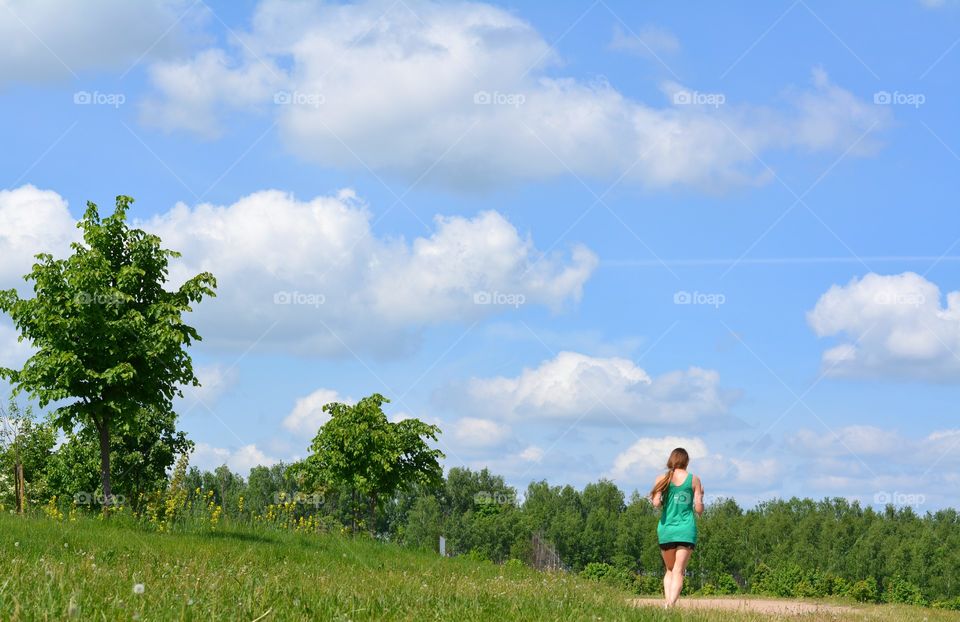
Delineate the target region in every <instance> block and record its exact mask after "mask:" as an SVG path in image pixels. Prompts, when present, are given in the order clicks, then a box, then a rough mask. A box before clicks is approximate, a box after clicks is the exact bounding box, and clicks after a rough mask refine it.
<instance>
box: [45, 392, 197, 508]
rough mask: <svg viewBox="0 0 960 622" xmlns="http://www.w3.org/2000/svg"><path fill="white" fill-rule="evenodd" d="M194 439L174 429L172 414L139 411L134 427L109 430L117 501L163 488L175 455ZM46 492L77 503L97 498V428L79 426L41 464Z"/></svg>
mask: <svg viewBox="0 0 960 622" xmlns="http://www.w3.org/2000/svg"><path fill="white" fill-rule="evenodd" d="M192 449H193V442H192V441H189V440H188V439H187V437H186V435H185V434H184V433H183V432H179V431H177V429H176V414H175V413H173V412H163V411H156V410H147V409H141V410H140V411H139V412H138V413H137V415H136V418H135V419H134V425H131V426H129V427H128V428H127V429H126V431H122V432H120V433H116V434H112V435H111V439H110V464H111V465H112V469H113V478H112V479H113V482H112V484H113V486H112V487H113V491H114V495H115V498H116V500H122V501H125V502H126V503H128V504H134V505H138V504H139V502H140V501H141V500H142V497H143V496H146V495H149V494H150V493H153V492H158V491H162V490H163V489H164V488H165V487H166V484H167V471H168V470H169V469H170V467H172V466H173V463H174V462H175V461H176V458H177V456H178V455H181V454H185V453H189V452H190V451H191V450H192ZM44 475H45V480H46V482H47V489H48V495H47V497H49V495H57V496H60V497H65V498H75V499H77V500H78V502H80V503H94V502H96V501H98V500H102V498H101V497H100V495H98V494H95V493H96V491H97V490H98V489H99V487H100V450H99V442H98V438H97V434H96V431H95V430H93V429H91V428H81V429H79V430H77V431H71V432H70V433H68V434H67V435H66V438H65V440H64V442H63V443H62V444H61V445H60V447H59V448H57V450H56V451H55V452H53V453H52V454H50V456H49V460H48V462H47V464H46V465H45V474H44Z"/></svg>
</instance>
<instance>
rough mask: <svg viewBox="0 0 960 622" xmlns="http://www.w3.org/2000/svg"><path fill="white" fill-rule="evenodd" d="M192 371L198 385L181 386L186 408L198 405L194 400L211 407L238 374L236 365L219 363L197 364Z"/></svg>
mask: <svg viewBox="0 0 960 622" xmlns="http://www.w3.org/2000/svg"><path fill="white" fill-rule="evenodd" d="M193 372H194V374H195V375H196V376H197V380H199V381H200V386H199V387H194V386H186V387H183V388H182V390H183V400H184V403H185V404H186V406H187V408H191V407H194V406H199V404H196V402H201V403H202V404H205V405H206V406H208V407H211V408H212V407H213V406H214V405H215V404H216V403H217V402H218V401H219V400H220V398H221V397H222V396H223V394H224V393H226V392H227V390H228V389H230V388H231V387H232V386H233V385H235V384H236V382H237V378H238V377H239V375H240V374H239V371H238V370H237V368H236V367H227V366H225V365H222V364H220V363H214V364H212V365H197V366H195V367H194V370H193Z"/></svg>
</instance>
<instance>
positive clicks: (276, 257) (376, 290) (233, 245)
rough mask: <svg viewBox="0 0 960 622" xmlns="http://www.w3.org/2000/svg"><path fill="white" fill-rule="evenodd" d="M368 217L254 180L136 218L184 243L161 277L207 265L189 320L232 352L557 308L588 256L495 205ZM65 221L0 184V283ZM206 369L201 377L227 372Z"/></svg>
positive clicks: (324, 350) (583, 277) (65, 235)
mask: <svg viewBox="0 0 960 622" xmlns="http://www.w3.org/2000/svg"><path fill="white" fill-rule="evenodd" d="M371 218H372V216H371V213H370V211H369V210H368V209H367V208H366V206H365V205H364V204H363V203H362V202H361V201H360V200H359V199H357V197H356V196H355V195H354V194H353V192H352V191H349V190H344V191H342V192H340V193H339V194H337V195H336V196H329V197H316V198H314V199H311V200H308V201H300V200H298V199H296V198H295V197H293V196H292V195H290V194H287V193H284V192H280V191H263V192H257V193H254V194H252V195H249V196H247V197H244V198H242V199H240V200H239V201H237V202H236V203H234V204H232V205H226V206H221V205H211V204H202V205H197V206H193V207H190V206H187V205H184V204H178V205H176V206H174V207H173V208H171V209H170V210H169V211H167V212H163V213H160V214H157V215H156V216H154V217H152V218H151V219H149V220H148V221H147V222H139V223H136V224H137V226H141V227H143V228H145V229H147V230H148V231H151V232H152V233H156V234H158V235H159V236H160V237H161V238H162V239H163V241H164V245H165V246H167V247H168V248H173V249H175V250H178V251H181V252H182V253H183V257H182V258H181V259H179V260H178V261H177V262H175V263H174V265H173V266H172V272H171V279H172V284H174V285H176V284H178V283H179V282H181V281H183V280H184V279H186V278H188V277H189V276H192V275H194V274H196V273H197V272H200V271H204V270H208V271H210V272H213V274H214V275H215V276H216V277H217V280H218V285H219V290H218V296H217V297H216V298H212V299H210V300H207V301H204V303H203V304H202V305H199V306H198V307H197V309H196V311H195V313H194V315H193V323H194V324H195V325H196V326H197V327H198V329H199V330H200V332H201V334H202V335H203V336H204V338H205V339H206V340H207V341H208V342H214V343H216V344H219V345H221V346H227V347H233V346H235V347H238V348H242V349H246V348H248V347H250V346H251V345H253V344H258V345H259V344H262V345H263V346H265V347H270V346H272V347H275V348H278V349H281V350H283V351H287V352H297V353H301V354H319V355H345V354H348V353H350V352H354V353H358V354H366V353H371V352H373V353H375V354H379V355H384V356H393V355H396V354H398V353H402V352H405V351H409V350H410V349H411V348H413V347H415V346H416V344H417V341H418V338H419V333H420V330H421V329H422V328H424V327H426V326H428V325H432V324H438V323H444V322H450V321H463V322H471V321H474V320H478V319H482V318H485V317H489V316H491V315H494V314H498V313H499V314H507V313H516V312H517V309H518V307H520V306H523V305H545V306H547V307H550V308H551V309H554V310H559V309H561V308H562V307H563V306H564V305H565V304H568V303H571V302H576V301H578V300H579V299H580V296H581V294H582V291H583V286H584V284H585V283H586V281H587V280H588V279H589V277H590V275H591V274H592V272H593V270H594V269H595V267H596V265H597V257H596V256H595V255H594V254H593V253H592V252H591V251H589V250H588V249H586V248H585V247H583V246H574V247H573V248H572V249H571V250H570V253H569V255H566V256H564V255H563V254H560V253H553V254H544V253H542V252H540V251H538V250H537V248H536V247H535V246H534V243H533V241H532V240H531V239H530V237H529V236H524V235H522V234H521V233H520V232H519V231H517V229H516V228H515V227H514V226H513V225H512V224H511V223H510V222H509V221H508V220H507V219H506V218H504V217H503V216H502V215H501V214H499V213H498V212H494V211H487V212H481V213H479V214H477V215H475V216H473V217H460V216H454V217H445V216H437V217H436V219H435V222H434V225H435V226H434V230H433V232H432V233H431V234H429V235H427V236H425V237H418V238H415V239H412V240H410V241H407V240H404V239H403V238H400V237H390V236H383V235H380V234H378V233H377V232H375V231H374V230H373V228H372V223H371ZM75 223H76V221H75V219H74V217H72V216H71V215H70V212H69V211H68V209H67V203H66V201H65V200H64V199H63V198H62V197H61V196H60V195H58V194H57V193H56V192H52V191H49V190H39V189H37V188H35V187H33V186H22V187H20V188H17V189H15V190H9V191H7V190H5V191H0V255H2V257H3V258H4V261H3V262H2V263H0V287H15V286H23V285H24V282H23V281H22V279H21V277H22V275H23V274H25V273H26V272H28V271H29V269H30V266H31V264H32V262H33V256H34V255H35V254H36V253H38V252H51V253H54V254H55V255H63V254H65V253H67V252H68V251H69V244H70V242H71V241H74V240H76V239H78V236H79V233H78V231H77V229H76V227H75ZM3 326H4V325H2V324H0V328H2V327H3ZM8 332H9V331H8ZM4 334H5V333H3V332H0V339H2V338H3V336H4ZM6 341H9V340H6ZM12 348H13V345H11V344H8V343H4V345H0V353H7V352H8V351H10V350H11V349H12ZM208 371H210V372H211V373H212V374H213V375H212V377H211V380H210V384H211V386H213V385H220V384H222V383H223V382H224V381H229V379H228V378H219V377H217V373H216V370H208Z"/></svg>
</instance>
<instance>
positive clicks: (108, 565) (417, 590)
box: [0, 514, 960, 621]
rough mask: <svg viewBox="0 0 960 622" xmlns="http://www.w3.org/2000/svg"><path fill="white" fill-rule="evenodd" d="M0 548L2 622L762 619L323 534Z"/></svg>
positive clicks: (895, 612) (122, 532)
mask: <svg viewBox="0 0 960 622" xmlns="http://www.w3.org/2000/svg"><path fill="white" fill-rule="evenodd" d="M0 550H2V551H3V555H2V558H0V559H2V562H0V563H2V566H3V567H2V577H3V579H2V583H0V618H2V619H3V620H63V619H70V618H73V619H80V620H110V621H113V620H131V619H139V620H457V621H466V620H504V619H507V620H511V619H513V620H551V621H552V620H680V619H683V620H710V621H719V620H766V619H770V618H769V617H765V616H761V615H757V614H750V615H747V614H731V613H729V612H704V613H700V612H697V613H694V612H683V613H682V614H681V613H679V612H670V613H668V612H664V611H661V610H657V609H654V608H647V607H644V608H637V607H633V606H631V605H630V604H629V600H630V598H631V597H632V595H630V594H627V593H625V592H620V591H617V590H614V589H612V588H608V587H606V586H603V585H599V584H597V583H594V582H590V581H586V580H584V579H580V578H579V577H575V576H571V575H566V574H548V573H539V572H536V571H534V570H531V569H527V568H515V567H504V566H497V565H494V564H490V563H484V562H476V561H471V560H468V559H441V558H439V557H437V556H436V555H434V554H431V553H420V552H416V551H410V550H407V549H403V548H399V547H397V546H393V545H388V544H382V543H378V542H374V541H371V540H368V539H348V538H345V537H340V536H334V535H330V536H325V535H324V536H318V535H312V534H297V533H283V532H273V531H265V532H262V533H258V532H252V531H231V530H229V529H223V530H220V531H217V532H207V533H195V534H191V533H179V534H178V533H175V534H159V533H153V532H148V531H143V530H140V529H136V528H132V527H124V526H122V525H120V524H117V523H110V522H106V523H105V522H103V521H100V520H96V519H91V518H81V519H78V520H77V521H75V522H71V521H65V522H58V521H54V520H48V519H42V518H23V517H17V516H11V515H8V514H3V515H0ZM140 585H142V593H138V591H139V589H138V588H137V587H136V586H140ZM847 604H849V603H847ZM848 617H849V619H851V620H854V619H871V620H878V621H879V620H882V621H886V620H905V619H916V620H923V619H927V620H932V621H933V620H956V619H960V616H957V615H955V614H951V613H949V612H943V611H936V610H930V609H916V608H908V607H896V608H894V607H890V606H871V607H865V608H864V607H860V608H858V609H857V610H856V611H855V612H853V613H851V614H850V615H849V616H847V615H844V616H841V617H839V618H837V617H831V618H830V619H847V618H848ZM805 619H808V620H809V619H813V618H811V617H810V616H807V617H805Z"/></svg>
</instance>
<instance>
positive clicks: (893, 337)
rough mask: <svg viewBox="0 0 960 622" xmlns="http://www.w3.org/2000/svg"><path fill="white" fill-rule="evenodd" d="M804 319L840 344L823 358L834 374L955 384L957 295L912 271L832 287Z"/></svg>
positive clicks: (959, 332) (959, 321) (958, 375)
mask: <svg viewBox="0 0 960 622" xmlns="http://www.w3.org/2000/svg"><path fill="white" fill-rule="evenodd" d="M807 319H808V321H809V323H810V326H811V327H812V328H813V330H814V332H816V334H817V335H818V336H820V337H836V338H838V340H839V342H840V343H839V344H838V345H835V346H833V347H831V348H829V349H828V350H827V351H826V352H824V354H823V365H824V369H825V371H827V373H830V374H833V375H838V376H854V377H883V378H903V379H919V380H933V381H949V382H954V381H956V380H957V379H960V291H953V292H949V293H947V294H946V296H945V297H944V296H941V292H940V288H939V287H938V286H937V285H936V284H935V283H932V282H930V281H928V280H927V279H925V278H924V277H922V276H920V275H918V274H915V273H913V272H904V273H903V274H898V275H880V274H874V273H871V274H868V275H866V276H864V277H863V278H859V279H858V278H854V279H853V280H851V281H850V282H849V283H847V284H846V285H834V286H833V287H831V288H830V289H829V290H828V291H827V292H826V293H825V294H823V295H822V296H821V297H820V300H819V301H817V304H816V306H815V307H814V308H813V310H811V311H810V312H809V313H808V316H807Z"/></svg>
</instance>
